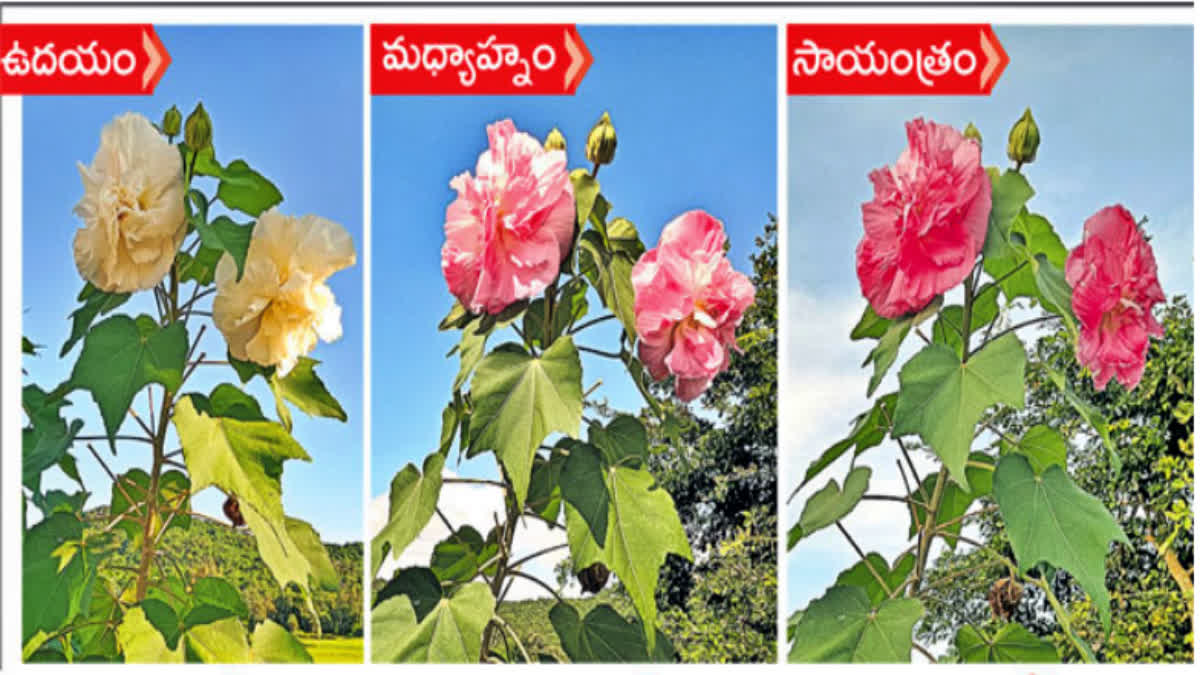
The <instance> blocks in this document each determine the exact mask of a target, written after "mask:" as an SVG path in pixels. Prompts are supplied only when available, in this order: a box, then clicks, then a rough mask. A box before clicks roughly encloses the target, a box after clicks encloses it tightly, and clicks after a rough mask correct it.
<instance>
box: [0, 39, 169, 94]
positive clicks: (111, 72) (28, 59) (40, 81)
mask: <svg viewBox="0 0 1200 675" xmlns="http://www.w3.org/2000/svg"><path fill="white" fill-rule="evenodd" d="M170 63H171V56H170V55H169V54H168V53H167V50H166V48H165V47H163V44H162V42H161V41H160V40H159V39H158V35H157V34H156V33H155V32H154V26H151V25H150V24H0V94H152V93H154V88H155V87H156V86H158V81H159V80H160V79H162V76H163V73H164V72H166V70H167V66H168V65H170Z"/></svg>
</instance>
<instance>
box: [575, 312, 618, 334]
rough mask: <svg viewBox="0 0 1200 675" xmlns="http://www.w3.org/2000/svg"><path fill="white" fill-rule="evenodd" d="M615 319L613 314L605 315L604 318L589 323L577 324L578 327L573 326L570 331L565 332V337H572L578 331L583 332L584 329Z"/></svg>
mask: <svg viewBox="0 0 1200 675" xmlns="http://www.w3.org/2000/svg"><path fill="white" fill-rule="evenodd" d="M615 318H617V317H616V315H615V314H606V315H605V316H602V317H600V318H597V319H592V320H591V321H585V322H583V323H581V324H579V325H578V326H575V327H574V328H572V329H571V330H569V331H567V335H574V334H576V333H578V332H579V331H582V330H584V329H585V328H591V327H592V326H595V325H596V324H598V323H604V322H605V321H608V320H609V319H615Z"/></svg>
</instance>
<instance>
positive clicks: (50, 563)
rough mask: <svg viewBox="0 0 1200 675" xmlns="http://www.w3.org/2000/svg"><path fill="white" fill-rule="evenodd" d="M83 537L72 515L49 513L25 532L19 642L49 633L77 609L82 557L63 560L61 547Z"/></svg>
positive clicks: (81, 574)
mask: <svg viewBox="0 0 1200 675" xmlns="http://www.w3.org/2000/svg"><path fill="white" fill-rule="evenodd" d="M82 538H83V523H81V522H80V521H79V519H78V518H77V517H76V516H75V515H73V514H67V513H52V514H51V515H50V516H48V517H46V518H45V519H43V520H42V521H41V522H39V523H38V524H37V525H34V526H33V527H31V528H29V529H28V530H26V531H25V535H24V540H23V545H22V547H21V554H22V565H21V588H22V593H21V623H22V626H21V643H22V644H25V643H27V642H29V640H30V638H32V637H33V636H34V635H35V634H36V633H37V632H38V631H42V632H44V633H46V634H48V635H49V634H52V633H54V632H55V631H57V630H58V629H59V628H60V627H61V626H63V625H65V624H66V623H67V622H68V621H69V620H70V619H71V618H72V617H73V616H74V615H75V613H76V612H78V610H79V605H80V603H81V601H82V598H81V594H82V590H83V587H84V584H85V581H86V578H85V577H86V575H85V570H84V564H83V561H82V559H81V558H82V556H79V555H72V556H71V558H70V559H69V560H66V561H65V563H64V561H63V560H62V559H61V558H60V557H59V555H56V553H55V552H56V551H59V550H60V549H61V548H62V547H63V546H70V545H71V544H72V542H75V543H78V542H79V541H81V540H82Z"/></svg>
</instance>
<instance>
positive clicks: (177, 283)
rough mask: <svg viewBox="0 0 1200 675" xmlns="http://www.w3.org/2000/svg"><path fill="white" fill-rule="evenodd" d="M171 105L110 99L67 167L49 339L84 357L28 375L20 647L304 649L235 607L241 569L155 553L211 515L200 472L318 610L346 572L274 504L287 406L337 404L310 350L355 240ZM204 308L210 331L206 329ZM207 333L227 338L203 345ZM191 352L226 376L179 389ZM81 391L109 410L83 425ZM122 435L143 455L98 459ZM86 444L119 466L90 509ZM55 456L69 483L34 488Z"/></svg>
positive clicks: (142, 651) (175, 655) (33, 655)
mask: <svg viewBox="0 0 1200 675" xmlns="http://www.w3.org/2000/svg"><path fill="white" fill-rule="evenodd" d="M181 117H182V116H181V115H180V113H179V111H178V110H177V109H176V108H174V107H172V108H171V110H169V111H168V112H167V113H166V114H165V115H164V117H163V119H162V122H161V123H160V124H158V125H154V124H152V123H151V122H150V121H148V120H147V119H146V118H145V117H143V116H141V115H138V114H134V113H127V114H124V115H121V116H119V117H117V118H115V119H114V120H113V121H112V122H110V123H109V124H108V125H106V126H105V127H104V129H103V131H102V132H101V136H100V147H99V150H98V151H97V152H96V155H95V158H94V160H93V161H92V164H91V165H90V166H84V165H82V164H81V165H80V167H79V170H80V174H81V176H82V179H83V188H84V195H83V198H82V199H81V200H80V201H79V203H78V205H77V206H76V207H75V213H76V215H77V216H78V217H79V218H80V220H81V227H80V229H79V230H77V232H76V234H75V240H74V257H75V263H76V267H77V268H78V270H79V273H80V276H82V277H83V279H84V285H83V290H82V291H81V292H80V293H79V296H78V298H77V300H78V302H79V303H80V304H79V306H78V307H77V308H76V309H75V310H74V311H73V312H72V313H71V317H70V318H71V329H70V337H69V338H68V339H67V340H66V342H65V344H63V346H62V349H61V351H60V354H59V356H60V358H67V357H68V356H69V355H70V354H72V353H73V352H74V353H75V354H76V357H75V363H74V366H73V368H72V370H71V374H70V377H69V378H68V379H67V381H65V382H63V383H61V384H58V385H57V386H53V387H50V388H49V389H46V388H43V387H41V386H39V385H37V384H28V385H26V386H25V387H24V390H23V392H22V394H23V396H22V403H23V409H24V412H25V416H26V426H25V428H24V430H23V441H24V443H23V475H22V479H23V485H24V490H23V493H24V500H23V503H22V505H23V507H25V508H23V511H22V513H23V516H24V521H25V523H26V527H25V530H24V546H23V549H24V550H23V584H22V596H23V597H22V607H23V610H22V619H23V626H22V644H23V646H24V648H23V657H24V658H25V659H26V660H28V661H75V662H83V661H88V662H91V661H125V662H155V663H168V662H174V663H182V662H184V661H185V660H186V661H199V662H234V663H249V662H256V663H271V662H311V660H312V659H311V657H310V656H309V654H308V652H307V651H306V650H305V648H304V646H303V645H302V644H301V643H300V641H299V640H298V639H297V638H296V637H294V636H293V635H292V634H291V633H289V632H288V631H287V630H286V629H285V628H283V627H282V626H280V625H278V624H276V623H274V622H272V621H270V620H265V621H262V622H261V623H258V624H257V626H248V623H250V622H251V616H250V612H249V609H248V607H247V601H246V600H245V599H244V598H243V597H242V596H241V593H240V591H239V590H238V589H237V588H236V587H234V586H233V585H232V584H230V583H229V582H228V581H226V580H225V579H223V578H221V577H219V576H214V575H205V574H204V573H202V572H199V571H197V570H194V569H187V568H185V567H183V566H181V565H184V564H186V563H185V562H184V561H179V560H175V559H173V558H171V557H170V556H167V555H165V553H164V551H163V550H162V545H163V541H164V536H165V535H167V534H169V533H171V531H172V530H186V529H187V528H189V526H190V525H191V524H192V521H193V519H195V518H204V517H207V516H204V515H203V514H200V513H196V512H194V511H193V510H192V506H191V504H192V497H193V496H195V495H197V494H200V493H201V492H202V491H204V490H205V489H208V488H213V489H215V490H219V491H220V492H222V493H224V495H226V501H225V506H224V511H225V514H226V515H227V517H228V518H229V520H230V521H232V522H231V524H232V525H234V526H237V527H248V529H249V532H250V534H251V535H253V538H254V541H255V543H256V546H257V550H258V554H259V556H260V557H261V559H262V561H263V562H264V563H265V564H266V566H267V567H268V568H269V570H270V571H271V573H272V574H273V575H274V577H275V579H276V581H277V582H278V583H279V586H280V588H281V589H283V588H285V587H287V586H288V585H291V584H294V585H295V586H297V587H299V589H300V590H301V592H302V593H303V595H304V597H305V598H306V600H307V602H308V606H309V609H310V611H313V610H312V596H311V593H312V590H313V589H314V588H316V587H318V586H320V587H326V588H328V587H333V588H336V587H337V586H338V585H339V580H338V578H337V575H336V573H335V572H334V569H333V566H332V564H331V562H330V559H329V557H328V554H327V553H326V551H325V548H324V547H323V545H322V544H321V540H320V537H319V536H318V534H317V532H316V531H315V530H314V529H313V527H312V526H311V525H309V524H308V523H307V522H305V521H303V520H300V519H297V518H292V517H290V516H288V515H286V514H285V513H284V509H283V499H282V486H281V477H282V472H283V466H284V462H285V461H286V460H292V459H295V460H303V461H310V457H309V455H308V453H307V452H305V450H304V448H303V447H301V445H300V443H299V442H298V440H297V439H296V438H294V437H293V436H292V433H291V428H292V417H291V414H292V413H291V411H290V410H289V406H291V407H294V408H295V409H297V410H301V411H303V412H305V413H307V414H309V415H315V416H320V417H329V418H334V419H338V420H341V421H345V420H346V413H345V412H344V411H343V409H342V407H341V405H340V404H339V403H338V402H337V400H336V399H335V398H334V397H333V395H332V394H331V393H330V392H329V391H328V390H327V389H326V387H325V385H324V383H323V382H322V381H321V379H320V378H319V377H318V376H317V373H316V370H315V366H316V365H317V361H315V360H313V359H312V358H309V357H308V356H307V354H308V353H309V352H310V351H311V350H312V349H313V348H314V346H315V344H316V341H317V338H318V337H321V338H323V339H325V340H333V339H336V338H337V337H339V336H340V334H341V320H340V313H341V310H340V308H339V307H338V306H337V304H336V303H335V302H334V297H333V294H332V292H331V291H330V289H329V287H328V286H327V285H326V283H325V282H326V280H327V279H328V277H329V276H330V275H331V274H333V273H334V272H335V271H337V270H339V269H341V268H344V267H346V266H349V265H351V264H353V263H354V261H355V253H354V246H353V243H352V241H351V239H350V235H349V234H348V233H347V232H346V230H345V229H344V228H343V227H342V226H341V225H339V224H337V223H333V222H331V221H328V220H325V219H322V218H318V217H316V216H304V217H292V216H286V215H283V214H281V213H280V212H279V211H277V210H276V209H275V207H276V205H277V204H279V203H280V202H282V200H283V195H282V194H281V193H280V192H279V190H278V189H277V188H276V186H275V185H274V184H273V183H272V182H271V181H270V180H268V179H267V178H266V177H264V176H263V175H261V174H260V173H258V172H257V171H255V170H254V169H253V168H251V167H250V165H249V164H247V162H246V161H244V160H241V159H237V160H233V161H230V162H228V163H225V164H222V163H221V162H219V161H218V159H217V155H216V153H215V152H214V150H213V145H212V138H213V133H212V131H213V130H212V121H211V120H210V118H209V117H208V114H207V112H206V111H205V110H204V109H203V107H202V106H197V107H196V109H195V111H194V112H193V113H192V114H191V115H190V116H189V117H188V120H187V123H186V127H185V129H182V130H181V126H182V119H181ZM181 131H183V132H184V133H183V134H182V135H183V138H182V139H180V140H178V141H177V140H176V138H177V137H178V136H180V132H181ZM206 190H211V193H207V192H206ZM247 217H249V218H250V221H251V222H245V223H243V222H239V221H240V220H242V219H244V218H247ZM64 253H65V246H64ZM209 299H211V306H206V305H205V303H206V301H207V300H209ZM134 308H136V309H134ZM123 309H124V310H126V311H127V312H128V313H124V312H122V311H121V310H123ZM141 310H145V311H146V312H149V313H140V312H141ZM209 322H211V323H212V324H213V326H214V327H215V328H216V329H217V332H218V333H219V335H220V338H221V341H220V342H219V343H216V342H214V340H213V338H214V336H213V335H212V334H211V333H210V334H209V337H208V340H206V341H205V340H203V338H204V336H205V331H206V329H207V328H208V327H209V326H208V323H209ZM214 344H215V345H217V348H219V349H220V350H221V352H227V354H226V353H220V354H211V355H210V354H209V353H206V350H211V349H212V348H213V346H214ZM26 346H27V349H26V352H27V353H29V352H36V349H35V348H33V341H32V340H30V341H27V345H26ZM199 369H204V370H205V371H207V372H208V373H211V375H212V378H209V379H213V378H216V379H220V378H222V377H225V378H228V380H227V381H225V382H221V383H220V384H218V385H217V386H216V387H215V388H213V389H212V390H211V391H194V390H189V387H188V385H189V383H192V384H193V386H194V380H192V377H193V375H194V374H195V373H196V372H197V371H198V370H199ZM206 377H208V376H207V375H206ZM254 379H259V380H261V381H262V382H264V383H265V385H266V387H267V388H268V389H269V390H270V391H271V392H272V393H273V399H274V404H275V417H276V419H269V418H268V416H267V415H266V414H264V412H263V409H262V407H261V406H260V404H259V401H258V400H257V399H256V398H255V397H254V396H252V395H251V394H250V393H248V392H247V391H246V390H245V387H246V386H248V383H250V382H251V381H252V380H254ZM87 398H90V399H91V401H92V402H94V404H95V405H96V407H97V409H98V413H99V414H98V418H99V420H100V423H101V426H102V427H103V428H102V429H97V430H96V431H95V432H93V433H92V434H90V435H88V434H87V433H86V432H85V428H84V427H85V426H86V425H85V422H84V420H82V419H75V418H73V415H71V411H73V410H80V409H81V407H83V406H88V405H91V404H90V403H87V402H86V401H87ZM131 453H139V454H135V455H134V456H135V457H140V456H142V455H141V454H140V453H145V457H146V460H147V463H146V464H144V465H143V466H142V467H138V466H137V465H136V461H134V462H133V464H134V466H135V468H130V469H128V470H126V471H124V472H120V473H118V471H114V470H113V469H112V468H110V462H113V459H111V458H110V459H109V460H108V461H106V460H105V455H111V456H112V457H118V456H119V457H120V458H121V459H122V461H123V462H124V463H126V464H129V463H130V462H129V455H130V454H131ZM93 460H94V461H95V462H96V463H97V464H98V465H99V466H100V467H101V468H102V469H103V471H104V472H105V473H106V474H107V475H108V477H109V478H110V479H111V483H110V484H109V485H107V486H105V487H103V488H101V490H100V493H99V495H100V496H101V497H102V498H104V499H107V502H106V503H105V504H104V506H105V507H106V508H104V509H93V510H85V506H86V504H87V502H88V500H89V498H90V497H92V495H93V492H91V489H94V486H93V487H92V488H89V487H87V486H85V485H84V481H83V479H82V477H81V473H80V471H79V470H78V467H79V464H78V462H80V461H93ZM143 467H144V468H143ZM54 469H57V470H59V471H61V473H62V474H65V476H66V477H67V478H68V479H69V480H70V481H72V482H73V483H75V484H77V485H78V490H77V491H75V492H73V493H69V492H67V491H64V490H60V489H46V488H44V485H43V476H44V474H46V472H48V471H51V470H54ZM60 480H61V479H60ZM32 509H36V512H34V511H32ZM118 557H119V558H122V559H124V560H127V561H128V560H132V561H133V564H132V566H127V565H118V564H116V563H114V562H113V561H114V559H116V558H118ZM314 613H315V612H314ZM317 625H318V626H319V621H318V622H317ZM248 628H253V631H252V632H251V631H250V630H249V629H248ZM318 630H319V628H318Z"/></svg>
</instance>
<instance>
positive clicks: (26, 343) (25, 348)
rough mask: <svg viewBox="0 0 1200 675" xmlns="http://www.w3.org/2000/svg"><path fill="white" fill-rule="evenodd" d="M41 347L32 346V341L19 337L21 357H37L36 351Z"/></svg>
mask: <svg viewBox="0 0 1200 675" xmlns="http://www.w3.org/2000/svg"><path fill="white" fill-rule="evenodd" d="M41 347H42V345H35V344H33V340H30V339H29V338H27V337H25V336H24V335H22V336H21V355H22V356H37V350H39V349H41Z"/></svg>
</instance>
